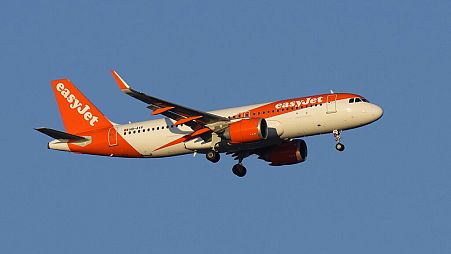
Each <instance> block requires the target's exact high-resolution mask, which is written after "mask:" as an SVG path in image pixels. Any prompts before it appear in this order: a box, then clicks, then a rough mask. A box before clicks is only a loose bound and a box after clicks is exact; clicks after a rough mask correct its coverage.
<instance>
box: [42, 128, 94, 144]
mask: <svg viewBox="0 0 451 254" xmlns="http://www.w3.org/2000/svg"><path fill="white" fill-rule="evenodd" d="M35 130H37V131H39V132H41V133H44V134H45V135H47V136H50V137H52V138H54V139H58V140H73V141H81V140H87V139H86V138H84V137H80V136H77V135H73V134H70V133H66V132H62V131H57V130H54V129H50V128H36V129H35Z"/></svg>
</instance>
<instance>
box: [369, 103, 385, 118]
mask: <svg viewBox="0 0 451 254" xmlns="http://www.w3.org/2000/svg"><path fill="white" fill-rule="evenodd" d="M369 111H370V112H369V113H370V114H371V116H372V117H374V121H376V120H378V119H379V118H381V117H382V115H384V110H383V109H382V108H381V107H379V106H378V105H374V104H372V105H371V109H370V110H369Z"/></svg>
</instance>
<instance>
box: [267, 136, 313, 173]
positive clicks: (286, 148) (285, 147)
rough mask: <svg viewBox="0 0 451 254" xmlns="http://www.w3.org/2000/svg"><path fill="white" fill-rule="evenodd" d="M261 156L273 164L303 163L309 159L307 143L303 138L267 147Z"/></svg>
mask: <svg viewBox="0 0 451 254" xmlns="http://www.w3.org/2000/svg"><path fill="white" fill-rule="evenodd" d="M259 158H260V159H263V160H265V161H268V162H271V164H269V165H271V166H282V165H290V164H296V163H301V162H304V161H305V160H306V159H307V144H306V143H305V141H304V140H302V139H295V140H293V141H289V142H286V143H282V144H280V145H277V146H272V147H269V148H267V149H265V150H264V151H263V152H262V153H261V155H260V157H259Z"/></svg>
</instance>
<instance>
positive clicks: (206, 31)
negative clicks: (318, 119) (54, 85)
mask: <svg viewBox="0 0 451 254" xmlns="http://www.w3.org/2000/svg"><path fill="white" fill-rule="evenodd" d="M74 2H75V3H74ZM0 48H1V54H0V72H1V86H2V96H1V102H0V103H1V111H0V114H1V115H0V116H1V129H2V138H1V140H2V141H1V142H2V145H1V146H0V154H1V161H2V163H1V169H0V253H47V254H48V253H451V159H450V156H451V149H450V147H451V144H450V141H451V138H450V136H451V134H450V132H449V130H450V128H451V120H450V119H451V113H450V112H451V107H450V94H451V93H450V92H451V88H450V86H451V2H450V1H391V0H390V1H385V0H383V1H346V0H345V1H343V0H341V1H308V2H307V1H3V2H2V5H1V8H0ZM112 68H115V69H117V70H118V72H119V73H120V74H121V75H122V76H123V77H124V78H125V79H126V80H127V81H128V82H129V83H130V84H132V85H133V86H134V87H135V88H137V89H138V90H142V91H145V92H146V93H148V94H152V95H155V96H159V97H161V98H165V99H168V100H171V101H174V102H177V103H180V104H183V105H187V106H190V107H194V108H198V109H200V110H212V109H219V108H224V107H230V106H239V105H246V104H253V103H259V102H267V101H272V100H278V99H283V98H290V97H299V96H306V95H312V94H319V93H325V92H326V93H327V92H329V90H330V89H333V90H334V91H336V92H354V93H358V94H361V95H364V96H366V97H367V98H368V99H369V100H371V101H372V102H374V103H376V104H379V105H381V106H382V107H383V108H384V110H385V115H384V116H383V118H382V119H380V120H379V121H378V122H376V123H374V124H371V125H369V126H366V127H363V128H359V129H356V130H351V131H346V132H344V134H343V142H344V144H345V145H346V151H345V152H343V153H339V152H337V151H336V150H335V147H334V140H333V137H332V135H323V136H317V137H308V138H305V140H306V141H307V144H308V147H309V158H308V160H307V162H305V163H302V164H297V165H292V166H285V167H270V166H268V165H267V163H266V162H264V161H260V160H257V159H256V158H255V157H251V158H248V159H246V160H245V165H246V166H247V168H248V175H247V176H246V177H244V178H242V179H239V178H237V177H236V176H235V175H233V174H232V172H231V167H232V165H233V164H234V162H233V161H232V160H231V159H230V158H227V157H226V156H223V158H222V160H221V162H220V163H218V164H212V163H210V162H208V161H207V160H206V159H205V158H204V156H197V157H196V158H193V157H192V156H191V155H187V156H181V157H176V158H167V159H120V158H103V157H95V156H86V155H75V154H69V153H63V152H57V151H51V150H47V148H46V144H47V142H48V141H49V140H50V139H49V138H48V137H46V136H44V135H42V134H40V133H38V132H35V131H34V130H33V128H34V127H40V126H47V127H52V128H57V129H63V125H62V122H61V119H60V116H59V112H58V108H57V105H56V102H55V99H54V96H53V92H52V89H51V87H50V80H52V79H57V78H63V77H68V78H70V79H71V80H72V81H73V82H74V83H75V84H76V85H77V86H78V87H79V89H80V90H81V91H82V92H84V94H85V95H86V96H88V98H90V100H91V101H93V102H94V103H95V104H96V105H97V106H98V107H99V108H100V109H101V110H102V111H103V113H105V114H106V115H107V116H108V117H109V118H110V119H112V120H113V121H115V122H119V123H125V122H127V121H138V120H145V119H151V116H150V114H149V113H150V112H149V110H147V109H146V105H144V104H143V103H142V102H139V101H137V100H134V99H132V98H130V97H127V96H125V95H123V94H122V93H121V92H120V90H119V89H118V87H117V85H116V83H115V82H114V79H113V77H112V76H111V74H110V70H111V69H112ZM300 128H302V126H300Z"/></svg>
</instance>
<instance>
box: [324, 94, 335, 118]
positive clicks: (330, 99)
mask: <svg viewBox="0 0 451 254" xmlns="http://www.w3.org/2000/svg"><path fill="white" fill-rule="evenodd" d="M326 107H327V111H326V113H327V114H330V113H335V112H337V95H336V94H329V95H327V103H326Z"/></svg>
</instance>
